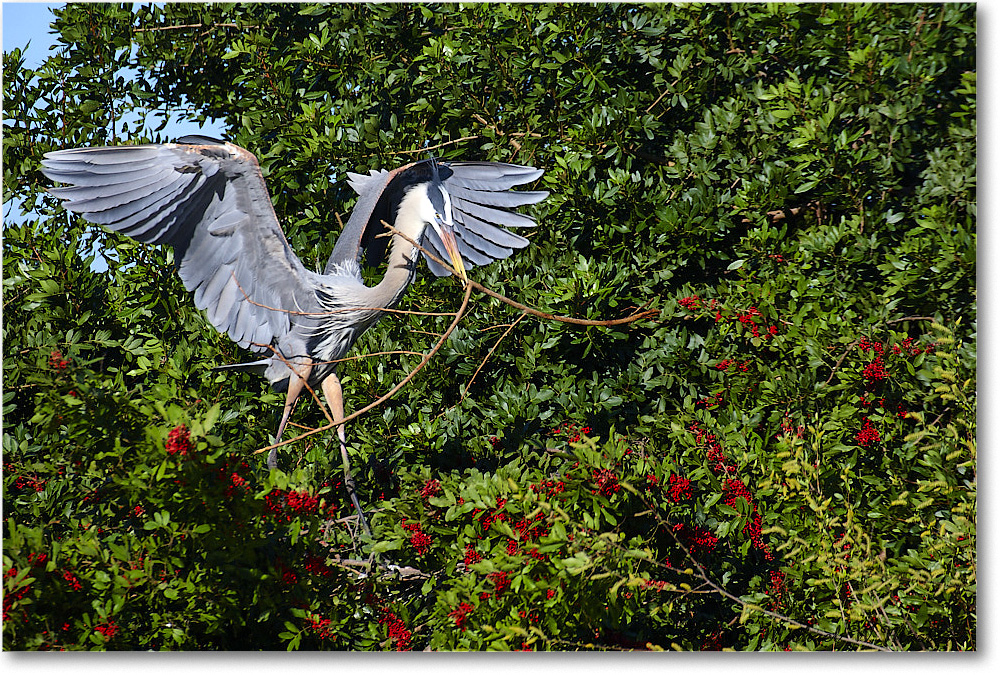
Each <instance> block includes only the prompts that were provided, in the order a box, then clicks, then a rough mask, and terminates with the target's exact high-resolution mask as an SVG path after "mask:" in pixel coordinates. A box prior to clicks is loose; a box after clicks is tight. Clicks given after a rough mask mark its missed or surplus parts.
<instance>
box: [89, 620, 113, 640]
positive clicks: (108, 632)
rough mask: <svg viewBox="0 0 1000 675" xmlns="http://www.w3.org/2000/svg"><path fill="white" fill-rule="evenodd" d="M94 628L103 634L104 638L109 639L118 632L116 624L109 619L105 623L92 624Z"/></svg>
mask: <svg viewBox="0 0 1000 675" xmlns="http://www.w3.org/2000/svg"><path fill="white" fill-rule="evenodd" d="M94 630H95V631H97V632H98V633H100V634H101V635H103V636H104V639H106V640H110V639H111V638H113V637H114V636H115V633H117V632H118V626H117V625H115V622H114V621H109V622H107V623H99V624H97V625H96V626H94Z"/></svg>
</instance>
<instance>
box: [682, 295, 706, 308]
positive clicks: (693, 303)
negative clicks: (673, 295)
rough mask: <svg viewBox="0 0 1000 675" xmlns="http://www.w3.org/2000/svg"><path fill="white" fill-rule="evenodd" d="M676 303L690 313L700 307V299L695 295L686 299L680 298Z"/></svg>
mask: <svg viewBox="0 0 1000 675" xmlns="http://www.w3.org/2000/svg"><path fill="white" fill-rule="evenodd" d="M677 302H678V303H680V305H681V307H683V308H684V309H687V310H689V311H692V312H693V311H695V310H696V309H698V308H699V307H701V298H699V297H698V296H697V295H689V296H687V297H686V298H681V299H680V300H678V301H677Z"/></svg>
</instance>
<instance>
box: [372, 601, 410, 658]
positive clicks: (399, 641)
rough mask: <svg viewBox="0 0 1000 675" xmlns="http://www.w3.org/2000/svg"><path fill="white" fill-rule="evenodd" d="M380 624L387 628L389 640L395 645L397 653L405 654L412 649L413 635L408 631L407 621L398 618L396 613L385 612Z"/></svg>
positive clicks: (379, 621)
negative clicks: (411, 640)
mask: <svg viewBox="0 0 1000 675" xmlns="http://www.w3.org/2000/svg"><path fill="white" fill-rule="evenodd" d="M378 623H379V625H380V626H382V625H384V626H386V628H387V630H388V633H389V640H390V642H391V643H394V644H395V646H396V651H399V652H405V651H408V650H409V649H410V638H411V637H412V636H413V634H412V633H411V632H410V631H409V630H407V628H406V622H405V621H403V620H402V619H400V618H399V617H398V616H396V615H395V613H393V612H390V611H388V610H385V612H384V614H383V615H382V618H381V619H379V620H378Z"/></svg>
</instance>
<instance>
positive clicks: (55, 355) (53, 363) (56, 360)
mask: <svg viewBox="0 0 1000 675" xmlns="http://www.w3.org/2000/svg"><path fill="white" fill-rule="evenodd" d="M68 365H69V359H64V358H63V355H62V353H61V352H58V351H54V352H52V354H50V355H49V368H51V369H52V370H66V366H68Z"/></svg>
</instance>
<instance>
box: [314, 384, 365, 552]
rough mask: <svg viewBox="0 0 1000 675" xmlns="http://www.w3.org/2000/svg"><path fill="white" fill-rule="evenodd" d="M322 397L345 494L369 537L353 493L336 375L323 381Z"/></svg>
mask: <svg viewBox="0 0 1000 675" xmlns="http://www.w3.org/2000/svg"><path fill="white" fill-rule="evenodd" d="M323 396H325V397H326V402H327V403H328V404H329V405H330V413H331V414H332V415H333V423H334V424H336V425H337V436H338V437H339V438H340V456H341V457H342V458H343V460H344V486H345V487H346V488H347V494H348V495H350V497H351V502H353V504H354V509H355V510H356V511H357V512H358V518H359V519H360V520H361V525H362V526H363V527H364V528H365V532H367V533H368V536H371V533H372V530H371V528H370V527H368V521H367V520H366V519H365V512H364V511H363V510H362V509H361V503H360V502H358V495H357V494H356V493H355V492H354V477H353V476H352V475H351V460H350V458H349V457H348V456H347V433H346V432H345V431H344V425H343V424H341V420H343V419H344V388H343V387H342V386H341V385H340V378H339V377H337V374H336V373H331V374H330V375H329V376H328V377H327V378H326V379H325V380H323Z"/></svg>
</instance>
